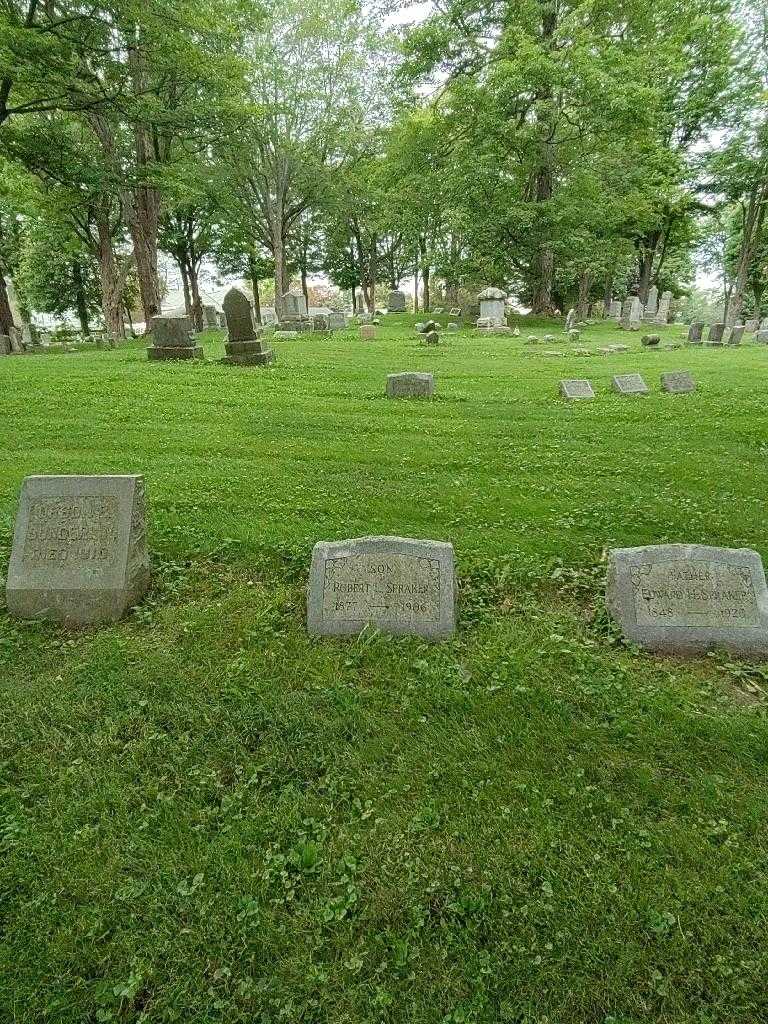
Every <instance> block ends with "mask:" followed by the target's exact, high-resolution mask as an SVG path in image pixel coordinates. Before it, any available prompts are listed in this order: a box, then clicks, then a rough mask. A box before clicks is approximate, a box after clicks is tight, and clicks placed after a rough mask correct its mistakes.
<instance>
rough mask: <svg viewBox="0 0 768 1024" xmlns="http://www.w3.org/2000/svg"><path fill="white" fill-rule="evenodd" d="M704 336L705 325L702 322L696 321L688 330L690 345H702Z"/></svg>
mask: <svg viewBox="0 0 768 1024" xmlns="http://www.w3.org/2000/svg"><path fill="white" fill-rule="evenodd" d="M703 334H704V324H703V323H702V322H701V320H696V321H695V322H694V323H692V324H691V326H690V327H689V328H688V344H689V345H701V343H702V340H701V339H702V336H703Z"/></svg>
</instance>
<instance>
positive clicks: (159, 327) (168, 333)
mask: <svg viewBox="0 0 768 1024" xmlns="http://www.w3.org/2000/svg"><path fill="white" fill-rule="evenodd" d="M151 327H152V344H153V345H154V346H155V348H193V347H194V345H195V331H194V328H193V326H192V321H191V320H190V319H189V317H188V316H153V317H152V323H151Z"/></svg>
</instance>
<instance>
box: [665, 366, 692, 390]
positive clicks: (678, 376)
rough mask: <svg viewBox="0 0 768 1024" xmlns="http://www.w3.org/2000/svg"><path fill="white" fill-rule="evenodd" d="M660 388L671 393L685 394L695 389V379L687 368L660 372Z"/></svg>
mask: <svg viewBox="0 0 768 1024" xmlns="http://www.w3.org/2000/svg"><path fill="white" fill-rule="evenodd" d="M661 389H662V391H668V392H669V394H671V395H687V394H690V392H691V391H695V390H696V381H695V380H694V379H693V377H692V376H691V375H690V373H689V372H688V371H687V370H677V371H675V372H673V373H662V375H661Z"/></svg>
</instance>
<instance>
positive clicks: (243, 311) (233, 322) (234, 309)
mask: <svg viewBox="0 0 768 1024" xmlns="http://www.w3.org/2000/svg"><path fill="white" fill-rule="evenodd" d="M222 308H223V309H224V319H225V320H226V322H227V335H228V339H229V341H252V340H253V338H254V337H255V333H254V330H253V315H252V311H251V303H250V302H249V301H248V296H247V295H245V294H244V293H243V292H241V291H240V289H239V288H230V289H229V291H228V292H227V294H226V295H225V296H224V302H223V303H222Z"/></svg>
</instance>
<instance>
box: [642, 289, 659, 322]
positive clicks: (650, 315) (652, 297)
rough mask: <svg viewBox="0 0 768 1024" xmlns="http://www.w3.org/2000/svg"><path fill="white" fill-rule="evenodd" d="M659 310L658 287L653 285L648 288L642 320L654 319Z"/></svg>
mask: <svg viewBox="0 0 768 1024" xmlns="http://www.w3.org/2000/svg"><path fill="white" fill-rule="evenodd" d="M658 311H659V289H658V288H657V287H656V285H653V286H652V287H651V288H650V289H649V290H648V301H647V302H646V304H645V310H644V311H643V320H655V319H656V315H657V313H658Z"/></svg>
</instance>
